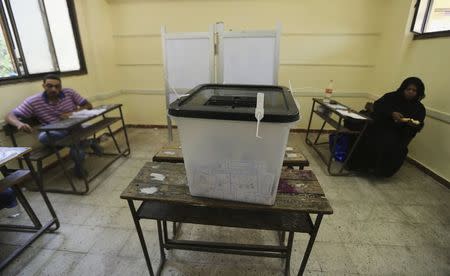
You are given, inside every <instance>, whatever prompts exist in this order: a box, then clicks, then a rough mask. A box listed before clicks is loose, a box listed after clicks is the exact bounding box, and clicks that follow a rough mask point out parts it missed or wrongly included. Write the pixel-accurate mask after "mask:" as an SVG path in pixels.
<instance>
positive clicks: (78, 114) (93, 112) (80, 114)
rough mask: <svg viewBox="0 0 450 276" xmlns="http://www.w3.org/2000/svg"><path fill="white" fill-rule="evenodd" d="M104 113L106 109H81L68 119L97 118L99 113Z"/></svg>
mask: <svg viewBox="0 0 450 276" xmlns="http://www.w3.org/2000/svg"><path fill="white" fill-rule="evenodd" d="M105 111H106V108H96V109H91V110H88V109H83V110H80V111H76V112H73V113H72V114H71V115H70V118H86V117H92V116H97V115H98V114H100V113H103V112H105Z"/></svg>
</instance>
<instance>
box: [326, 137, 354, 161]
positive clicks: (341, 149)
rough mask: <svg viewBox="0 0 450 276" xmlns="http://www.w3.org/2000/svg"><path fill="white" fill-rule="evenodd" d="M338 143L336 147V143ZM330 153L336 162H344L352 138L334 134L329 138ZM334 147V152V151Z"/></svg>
mask: <svg viewBox="0 0 450 276" xmlns="http://www.w3.org/2000/svg"><path fill="white" fill-rule="evenodd" d="M335 141H336V145H334V142H335ZM329 145H330V152H331V154H332V156H333V158H334V159H335V160H336V161H339V162H344V161H345V159H346V158H347V153H348V150H349V148H350V137H349V135H348V134H345V133H332V134H330V136H329ZM333 145H334V151H333Z"/></svg>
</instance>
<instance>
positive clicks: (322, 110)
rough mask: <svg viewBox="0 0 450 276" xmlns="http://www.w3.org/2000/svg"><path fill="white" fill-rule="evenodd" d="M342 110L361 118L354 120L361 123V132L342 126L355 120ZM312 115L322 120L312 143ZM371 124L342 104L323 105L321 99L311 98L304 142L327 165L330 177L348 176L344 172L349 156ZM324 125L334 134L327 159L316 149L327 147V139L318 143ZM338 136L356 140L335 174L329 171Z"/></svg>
mask: <svg viewBox="0 0 450 276" xmlns="http://www.w3.org/2000/svg"><path fill="white" fill-rule="evenodd" d="M338 106H339V107H338ZM342 110H347V111H350V112H352V113H353V114H356V115H358V116H361V118H362V119H361V120H356V121H358V122H360V123H362V128H361V130H351V129H348V128H346V127H345V126H344V120H353V121H354V122H355V119H353V118H351V117H349V116H348V115H344V114H343V113H342V112H341V111H342ZM314 114H316V115H317V116H319V118H321V119H322V120H323V123H322V127H321V128H320V130H319V132H318V134H317V136H316V138H315V139H314V142H313V141H312V140H311V139H310V134H311V122H312V118H313V115H314ZM332 115H334V116H336V117H337V119H335V118H333V116H332ZM371 122H372V119H371V118H369V117H367V116H365V115H364V114H361V113H359V112H356V111H354V110H352V109H351V108H350V107H348V106H346V105H344V104H341V103H339V102H337V101H333V104H331V105H330V104H329V103H325V102H324V101H323V99H318V98H313V104H312V108H311V114H310V116H309V122H308V129H307V131H306V138H305V142H306V144H308V145H310V146H311V147H312V148H313V149H314V150H315V151H316V152H317V153H318V154H319V156H320V158H321V159H322V160H323V161H324V162H325V164H327V170H328V173H329V174H330V175H333V176H343V175H348V174H349V173H348V172H344V168H345V165H346V164H347V162H348V160H349V159H350V156H351V155H352V153H353V151H354V150H355V148H356V146H357V144H358V142H359V141H360V139H361V137H362V135H363V133H364V131H365V130H366V128H367V126H368V125H369V123H371ZM326 124H329V125H330V126H332V127H333V128H334V129H335V131H334V133H335V134H336V135H335V136H334V141H333V145H332V148H331V153H330V155H329V156H328V157H326V156H325V155H324V154H323V153H322V152H321V151H320V149H319V148H318V146H320V145H326V146H328V147H329V141H328V139H327V141H325V142H319V138H320V136H321V135H322V134H323V132H324V127H325V125H326ZM339 134H348V135H355V136H356V139H355V142H354V143H353V145H352V146H351V148H350V149H349V150H348V152H347V156H346V158H345V160H344V162H343V163H342V166H341V168H340V169H339V170H338V171H337V172H334V171H332V169H331V165H332V162H333V152H334V151H335V146H336V141H337V139H338V135H339Z"/></svg>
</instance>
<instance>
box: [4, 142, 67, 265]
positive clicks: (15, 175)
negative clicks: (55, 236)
mask: <svg viewBox="0 0 450 276" xmlns="http://www.w3.org/2000/svg"><path fill="white" fill-rule="evenodd" d="M30 151H31V148H28V150H27V151H26V152H25V153H23V155H20V156H17V157H15V158H14V159H17V158H19V157H21V156H22V157H23V159H24V161H25V163H26V165H27V166H28V170H23V169H19V170H12V169H8V168H7V167H6V165H5V164H4V163H3V164H2V165H1V166H0V171H1V173H2V174H3V176H4V177H5V178H4V179H3V180H2V181H4V182H3V183H5V186H3V185H2V186H1V188H7V187H8V186H9V187H11V188H12V189H13V190H14V192H15V194H16V196H17V199H18V200H19V202H20V203H21V205H22V207H23V208H24V209H25V211H26V213H27V214H28V216H29V217H30V219H31V221H32V223H33V226H29V225H10V224H0V231H18V232H32V233H34V234H33V235H32V236H31V237H30V238H29V239H28V240H27V241H26V242H25V243H24V244H22V245H21V246H20V247H19V248H17V249H16V250H14V251H13V252H12V253H11V254H10V255H9V256H8V257H7V258H6V259H4V260H1V262H0V271H1V270H3V269H4V268H5V267H6V266H7V265H8V264H9V263H11V262H12V261H13V260H14V258H16V257H17V256H19V255H20V254H21V253H23V251H25V249H26V248H28V247H29V246H30V245H31V244H32V243H33V242H34V241H35V240H36V239H37V238H39V237H40V236H41V235H42V234H44V233H46V232H54V231H56V230H57V229H58V228H59V226H60V223H59V220H58V217H57V216H56V213H55V210H54V209H53V206H52V204H51V202H50V200H49V199H48V197H47V194H46V192H45V191H44V189H43V186H42V182H41V179H40V177H38V175H37V173H36V172H35V170H34V167H33V165H32V163H31V161H30V159H29V153H30ZM14 159H12V160H14ZM9 161H11V160H9ZM30 175H31V177H32V179H33V180H34V182H35V183H36V185H37V187H38V190H39V192H40V194H41V196H42V198H43V199H44V202H45V205H46V206H47V208H48V210H49V212H50V214H51V216H52V218H51V219H50V220H49V221H48V222H46V223H44V224H43V223H42V222H41V221H40V220H39V218H38V216H37V215H36V213H35V212H34V210H33V208H32V207H31V205H30V203H29V202H28V200H27V199H26V197H25V195H24V194H23V192H22V190H21V189H20V187H18V185H19V184H20V183H21V182H22V181H23V180H25V179H26V178H27V177H28V176H30ZM6 182H9V183H6ZM3 183H2V184H3Z"/></svg>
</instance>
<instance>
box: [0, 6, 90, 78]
mask: <svg viewBox="0 0 450 276" xmlns="http://www.w3.org/2000/svg"><path fill="white" fill-rule="evenodd" d="M73 1H74V0H0V26H1V30H0V81H2V82H3V81H11V80H23V79H25V80H28V79H37V78H41V77H42V76H43V75H45V74H48V73H55V72H56V73H61V74H62V75H71V74H83V73H86V65H85V62H84V56H83V51H82V47H81V41H80V36H79V32H78V25H77V21H76V14H75V8H74V3H73Z"/></svg>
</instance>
